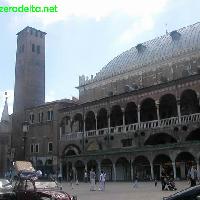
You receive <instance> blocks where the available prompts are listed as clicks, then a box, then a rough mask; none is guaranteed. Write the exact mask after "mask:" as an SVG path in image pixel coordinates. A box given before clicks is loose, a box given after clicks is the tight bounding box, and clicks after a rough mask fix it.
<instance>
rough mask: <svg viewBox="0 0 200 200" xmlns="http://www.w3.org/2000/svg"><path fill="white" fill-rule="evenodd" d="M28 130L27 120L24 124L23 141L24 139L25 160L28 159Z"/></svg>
mask: <svg viewBox="0 0 200 200" xmlns="http://www.w3.org/2000/svg"><path fill="white" fill-rule="evenodd" d="M28 130H29V123H28V122H27V121H25V122H24V123H23V124H22V132H23V141H24V160H26V140H27V133H28Z"/></svg>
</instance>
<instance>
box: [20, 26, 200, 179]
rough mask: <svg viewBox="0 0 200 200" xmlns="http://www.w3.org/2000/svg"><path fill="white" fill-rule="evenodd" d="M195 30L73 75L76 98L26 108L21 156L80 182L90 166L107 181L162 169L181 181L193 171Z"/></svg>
mask: <svg viewBox="0 0 200 200" xmlns="http://www.w3.org/2000/svg"><path fill="white" fill-rule="evenodd" d="M199 33H200V23H197V24H194V25H191V26H188V27H185V28H182V29H180V30H177V31H172V32H171V33H168V34H166V35H164V36H162V37H159V38H155V39H153V40H151V41H147V42H144V43H143V44H138V45H137V46H136V47H133V48H131V49H130V50H128V51H126V52H124V53H122V54H121V55H119V56H117V57H116V58H114V59H113V60H112V61H111V62H109V63H108V64H107V65H106V66H105V67H103V68H102V70H101V71H100V72H99V73H97V74H96V76H94V77H93V76H92V77H91V79H88V78H85V76H81V77H79V83H80V84H79V86H78V87H77V88H78V89H79V98H80V99H79V101H76V102H75V101H70V100H60V101H55V102H50V103H44V104H42V105H37V106H35V105H32V106H30V107H29V108H26V110H25V118H24V120H25V121H29V132H28V133H27V138H26V144H25V145H26V147H27V148H26V149H27V151H26V156H25V157H26V159H29V160H31V161H32V162H33V163H34V165H35V167H36V168H38V169H41V170H42V171H44V173H56V172H58V171H61V172H62V174H63V177H64V178H65V179H68V174H69V172H70V171H73V172H74V174H75V175H76V176H75V177H76V178H78V179H79V180H83V175H84V171H87V172H89V170H90V169H91V168H94V169H95V171H96V173H97V174H98V173H99V172H100V170H104V171H106V173H107V179H108V180H112V181H113V180H114V181H115V180H132V179H133V178H134V176H135V175H137V176H138V177H139V179H148V180H149V179H154V178H158V179H159V178H160V172H161V168H162V167H164V168H166V170H167V172H168V173H169V174H171V175H172V176H174V178H185V177H186V175H187V171H188V169H189V167H190V166H191V165H192V164H196V165H197V167H198V168H199V161H200V153H199V147H200V143H199V140H200V136H199V132H200V128H199V122H200V105H199V98H200V96H199V94H200V86H199V85H200V74H199V72H200V70H199V68H200V48H199V47H200V38H199V37H200V34H199ZM33 62H34V59H33ZM29 76H31V74H29ZM38 87H39V85H38ZM41 87H43V84H41ZM42 113H43V114H42Z"/></svg>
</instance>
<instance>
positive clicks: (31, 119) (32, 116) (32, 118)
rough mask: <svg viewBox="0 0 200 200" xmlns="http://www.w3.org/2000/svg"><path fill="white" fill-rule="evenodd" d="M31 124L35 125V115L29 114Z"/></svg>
mask: <svg viewBox="0 0 200 200" xmlns="http://www.w3.org/2000/svg"><path fill="white" fill-rule="evenodd" d="M29 122H30V124H33V123H34V114H33V113H30V114H29Z"/></svg>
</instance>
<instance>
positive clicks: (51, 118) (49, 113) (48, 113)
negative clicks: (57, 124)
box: [47, 110, 53, 121]
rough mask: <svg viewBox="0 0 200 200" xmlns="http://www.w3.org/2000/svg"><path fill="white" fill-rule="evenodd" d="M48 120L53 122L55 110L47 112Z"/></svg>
mask: <svg viewBox="0 0 200 200" xmlns="http://www.w3.org/2000/svg"><path fill="white" fill-rule="evenodd" d="M47 120H48V121H50V120H53V110H49V111H48V112H47Z"/></svg>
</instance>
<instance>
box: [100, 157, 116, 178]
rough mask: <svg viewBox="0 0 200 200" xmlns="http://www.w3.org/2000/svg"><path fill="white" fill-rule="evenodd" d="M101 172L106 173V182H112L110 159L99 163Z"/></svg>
mask: <svg viewBox="0 0 200 200" xmlns="http://www.w3.org/2000/svg"><path fill="white" fill-rule="evenodd" d="M101 170H102V171H103V172H105V173H106V180H107V181H112V177H113V164H112V161H111V160H110V159H104V160H102V161H101Z"/></svg>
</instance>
